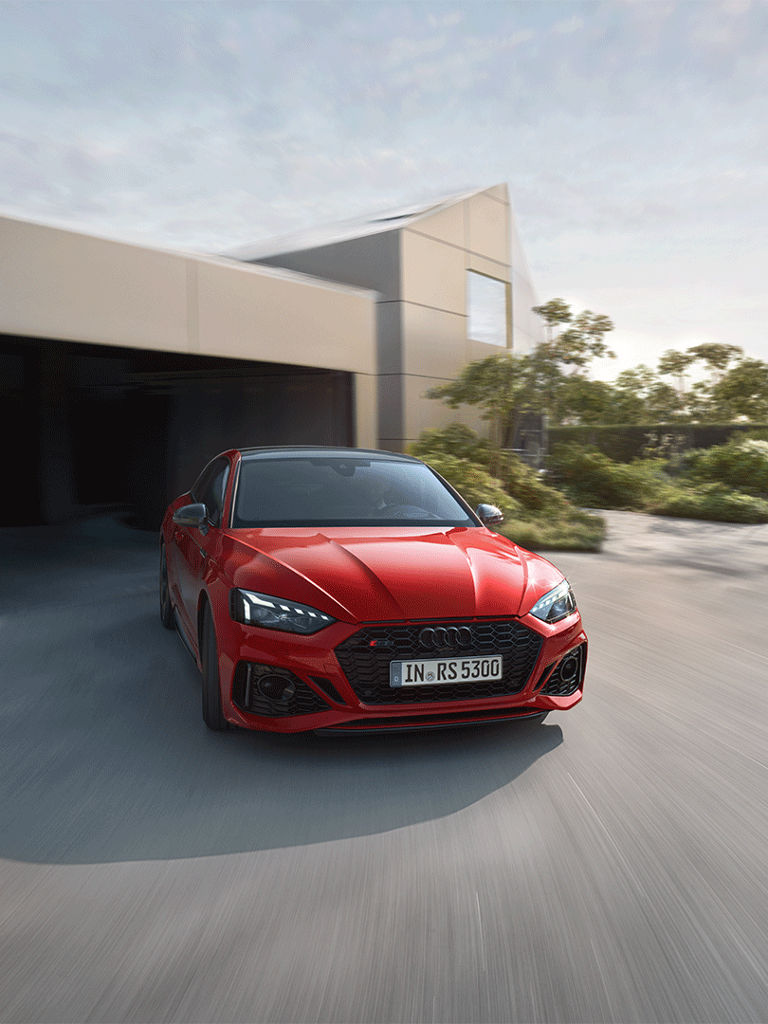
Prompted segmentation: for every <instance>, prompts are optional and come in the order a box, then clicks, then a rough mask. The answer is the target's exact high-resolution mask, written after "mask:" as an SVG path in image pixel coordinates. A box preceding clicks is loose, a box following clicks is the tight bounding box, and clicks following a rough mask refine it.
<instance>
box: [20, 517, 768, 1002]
mask: <svg viewBox="0 0 768 1024" xmlns="http://www.w3.org/2000/svg"><path fill="white" fill-rule="evenodd" d="M608 519H609V523H610V537H609V540H608V543H607V544H606V546H605V551H604V553H603V554H602V555H599V556H597V555H574V554H569V555H557V556H554V558H553V560H554V561H555V562H556V563H557V564H558V565H560V566H561V568H562V569H563V570H564V571H565V572H566V573H567V575H568V576H569V578H570V579H571V582H572V583H573V585H574V588H575V592H576V597H577V599H578V601H579V605H580V607H581V610H582V614H583V617H584V620H585V624H586V628H587V631H588V633H589V637H590V641H591V649H590V660H589V666H588V677H587V691H586V697H585V699H584V701H583V702H582V704H581V705H580V706H579V707H577V708H576V709H574V710H573V711H571V712H569V713H566V714H559V715H558V714H552V715H550V717H549V718H548V720H547V722H546V723H544V724H543V725H539V726H535V725H530V724H528V725H526V724H524V723H517V724H512V725H506V726H486V727H482V728H476V729H475V728H473V729H465V730H449V731H441V732H431V733H425V734H422V735H419V734H409V735H404V736H382V737H341V738H338V739H337V738H333V739H331V738H322V737H316V736H298V737H275V736H266V735H252V734H247V733H232V734H223V735H216V734H213V733H209V732H207V731H206V730H205V728H204V726H203V723H202V721H201V718H200V710H199V703H200V701H199V691H198V685H199V683H198V677H197V673H196V670H195V667H194V664H193V662H192V660H191V659H190V658H189V656H188V655H187V654H186V653H185V651H184V649H183V648H182V646H181V644H180V642H179V640H178V638H177V637H176V636H174V634H172V633H169V632H167V631H165V630H163V629H162V627H161V626H160V623H159V621H158V616H157V611H156V605H157V601H156V590H155V570H156V546H155V545H156V542H155V538H154V537H149V536H147V535H146V534H141V533H137V532H132V531H130V530H128V529H125V528H122V527H117V526H115V525H113V524H110V523H108V522H106V521H96V520H94V521H92V522H90V523H87V524H85V525H81V526H79V527H76V528H69V529H66V530H65V529H61V530H58V529H53V528H46V529H37V528H35V529H23V530H21V529H20V530H3V531H0V545H2V547H1V548H0V550H2V567H3V568H2V575H0V588H1V589H0V687H2V702H1V703H0V815H1V817H0V858H2V859H1V860H0V1019H2V1020H3V1021H19V1022H21V1021H281V1022H282V1021H340V1022H347V1021H349V1022H353V1021H361V1022H362V1021H766V1020H768V705H767V700H768V643H766V641H767V640H768V613H767V612H766V581H767V580H768V527H765V526H720V525H711V524H702V523H692V522H681V521H675V520H670V519H654V518H649V517H644V516H639V515H632V514H630V513H610V514H609V515H608Z"/></svg>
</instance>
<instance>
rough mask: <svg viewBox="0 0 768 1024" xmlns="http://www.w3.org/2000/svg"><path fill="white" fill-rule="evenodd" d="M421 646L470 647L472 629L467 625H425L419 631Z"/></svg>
mask: <svg viewBox="0 0 768 1024" xmlns="http://www.w3.org/2000/svg"><path fill="white" fill-rule="evenodd" d="M419 641H420V643H421V645H422V647H436V648H440V647H471V646H472V630H471V629H470V628H469V626H435V627H434V628H433V627H432V626H427V628H426V629H422V631H421V632H420V633H419Z"/></svg>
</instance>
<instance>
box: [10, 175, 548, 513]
mask: <svg viewBox="0 0 768 1024" xmlns="http://www.w3.org/2000/svg"><path fill="white" fill-rule="evenodd" d="M534 302H535V297H534V294H533V289H532V287H531V284H530V278H529V275H528V271H527V269H526V265H525V259H524V256H523V253H522V249H521V247H520V244H519V241H518V238H517V233H516V230H515V226H514V221H513V218H512V214H511V210H510V207H509V201H508V195H507V189H506V186H503V185H501V186H496V187H494V188H490V189H485V190H481V191H478V192H473V193H470V194H467V195H462V196H457V197H453V198H451V199H448V200H442V201H440V202H437V203H434V204H431V205H429V206H424V207H420V208H419V209H417V210H416V209H411V210H409V211H406V212H402V211H401V212H399V213H395V214H389V215H384V216H379V217H377V218H374V219H373V220H369V221H367V222H365V223H357V224H355V225H352V224H347V225H343V226H342V227H341V228H336V229H332V230H326V231H324V232H322V233H313V234H311V235H309V236H305V237H304V238H303V239H293V240H292V241H287V240H284V241H283V242H282V243H270V244H268V245H266V246H262V247H260V248H257V247H248V249H246V250H240V251H238V252H237V253H232V254H230V255H228V256H205V255H200V254H190V253H183V252H169V251H163V250H159V249H150V248H145V247H142V246H137V245H129V244H126V243H123V242H117V241H111V240H107V239H103V238H96V237H93V236H89V235H84V234H81V233H78V232H73V231H68V230H62V229H60V228H55V227H51V226H47V225H41V224H35V223H29V222H26V221H22V220H18V219H14V218H0V428H2V430H3V436H4V437H5V438H6V439H7V440H12V443H9V444H6V449H5V450H6V465H5V469H6V478H7V479H8V480H10V481H13V484H12V488H11V489H9V490H10V491H12V495H13V500H12V501H8V500H6V501H5V502H4V503H3V505H2V506H0V523H6V524H8V523H34V522H43V523H45V522H58V521H61V520H65V519H68V518H71V517H72V516H75V515H78V514H87V513H89V512H92V511H95V510H114V511H117V510H120V511H122V512H124V513H126V514H130V515H132V516H133V517H134V520H135V521H136V522H137V523H138V524H139V525H142V526H147V527H152V526H155V525H157V523H158V522H159V517H160V514H161V511H162V509H163V508H164V506H165V504H166V502H167V501H168V500H169V499H170V498H171V497H173V496H175V495H176V494H178V493H180V492H181V491H183V490H185V489H186V488H187V487H189V486H190V484H191V482H192V480H193V479H194V476H195V475H196V473H197V471H198V470H199V469H200V468H201V465H202V464H203V463H204V462H205V461H206V460H207V459H208V458H209V457H211V456H212V455H214V454H216V452H218V451H220V450H222V449H224V448H227V447H230V446H232V445H241V444H247V445H260V444H278V443H279V444H305V443H310V442H311V443H320V444H323V443H325V444H349V445H357V446H360V447H377V446H378V447H384V448H391V449H395V450H398V449H402V448H404V447H405V446H406V445H407V444H408V442H409V441H410V440H413V439H415V438H416V437H418V435H419V433H420V432H421V430H423V429H425V428H427V427H433V426H439V425H442V424H444V423H446V422H449V421H451V420H453V419H456V418H458V416H457V414H456V413H454V412H452V411H451V410H449V409H447V407H446V406H444V405H443V404H442V403H440V402H435V401H431V400H429V399H427V398H425V397H424V392H425V391H426V389H427V388H428V387H430V386H431V385H432V384H434V383H439V382H441V381H445V380H451V379H453V378H454V377H455V376H456V374H457V373H458V372H459V370H460V369H461V367H462V366H463V365H464V364H465V363H466V362H468V361H469V360H471V359H477V358H480V357H482V356H484V355H487V354H488V353H490V352H498V351H501V350H504V349H514V350H516V351H525V350H527V348H529V347H530V345H531V344H532V343H533V342H534V341H536V340H537V339H538V337H539V336H540V335H539V332H540V329H541V328H540V326H539V324H538V323H537V322H536V321H537V318H535V317H534V316H533V314H531V313H530V307H531V306H532V305H534ZM461 418H462V419H463V420H465V421H467V420H471V410H470V411H469V414H468V415H463V414H462V417H461Z"/></svg>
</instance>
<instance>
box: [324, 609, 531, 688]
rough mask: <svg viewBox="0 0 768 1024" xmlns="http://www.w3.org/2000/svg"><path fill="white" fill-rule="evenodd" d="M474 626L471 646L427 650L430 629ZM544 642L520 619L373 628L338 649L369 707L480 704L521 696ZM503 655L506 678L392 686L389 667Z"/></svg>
mask: <svg viewBox="0 0 768 1024" xmlns="http://www.w3.org/2000/svg"><path fill="white" fill-rule="evenodd" d="M440 626H446V627H450V626H458V627H469V629H470V630H471V632H472V640H471V643H469V644H468V646H466V647H461V648H458V647H442V648H438V649H435V648H426V647H424V646H423V645H422V644H421V642H420V641H419V634H420V633H421V631H422V630H423V629H424V628H426V627H432V628H437V627H440ZM541 644H542V638H541V637H540V636H539V635H538V633H534V631H533V630H532V629H529V628H528V627H527V626H524V625H522V623H520V622H517V621H515V620H504V621H500V622H488V621H485V622H467V621H466V620H464V621H462V622H419V623H416V624H409V623H396V624H392V625H388V626H368V627H366V628H364V629H361V630H359V632H357V633H354V634H353V635H352V636H351V637H348V638H347V639H346V640H345V641H344V642H343V643H341V644H339V646H338V647H337V648H336V657H337V658H338V659H339V664H340V665H341V668H342V670H343V672H344V674H345V675H346V677H347V679H348V680H349V684H350V686H351V687H352V689H353V690H354V691H355V694H356V696H357V697H358V699H359V700H360V701H361V702H362V703H364V704H422V703H429V702H430V701H441V702H442V701H453V700H479V699H481V698H483V697H504V696H507V695H509V694H515V693H519V692H520V691H521V690H522V689H524V687H525V684H526V683H527V682H528V679H529V678H530V675H531V672H532V671H533V666H534V665H535V664H536V659H537V658H538V656H539V651H540V649H541ZM489 654H500V655H501V656H502V658H503V675H502V678H501V679H491V680H477V681H475V682H471V683H449V684H440V685H437V686H403V687H398V688H393V687H391V686H390V685H389V663H390V662H391V661H408V660H413V659H427V658H450V657H454V658H458V657H461V658H473V657H480V656H483V657H487V656H488V655H489Z"/></svg>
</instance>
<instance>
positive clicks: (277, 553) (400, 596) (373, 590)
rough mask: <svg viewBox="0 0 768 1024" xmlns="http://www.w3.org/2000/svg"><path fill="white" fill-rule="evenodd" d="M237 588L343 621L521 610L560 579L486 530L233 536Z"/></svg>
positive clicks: (324, 531)
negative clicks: (307, 608)
mask: <svg viewBox="0 0 768 1024" xmlns="http://www.w3.org/2000/svg"><path fill="white" fill-rule="evenodd" d="M228 540H229V543H230V544H232V546H233V548H232V550H231V551H230V552H229V554H228V557H227V559H226V561H227V563H228V564H229V566H230V567H232V568H233V572H232V578H233V583H234V585H235V586H237V587H242V588H244V589H249V590H256V591H260V592H261V593H267V594H272V595H274V596H278V597H284V598H287V599H289V600H294V601H299V602H301V603H303V604H309V605H312V606H313V607H316V608H318V609H319V610H321V611H324V612H326V613H327V614H329V615H332V616H333V617H334V618H337V619H341V620H343V621H347V622H381V621H391V620H398V619H432V618H434V619H449V618H463V617H468V616H504V615H521V614H525V613H527V612H528V611H530V609H531V608H532V607H533V605H534V604H535V603H536V601H537V600H538V598H539V597H541V595H542V594H545V593H546V592H547V591H548V590H551V589H552V588H553V587H555V586H557V584H558V583H560V581H561V580H562V579H563V576H562V573H560V572H559V571H558V570H557V569H556V568H555V567H554V566H553V565H552V564H551V563H550V562H548V561H547V560H546V559H544V558H541V557H540V556H538V555H534V554H532V553H531V552H529V551H525V550H523V549H521V548H518V547H517V546H516V545H515V544H513V543H512V542H511V541H508V540H506V539H505V538H503V537H500V536H499V535H498V534H495V533H493V532H492V531H491V530H488V529H485V528H483V527H453V528H441V529H435V528H431V527H410V528H407V527H393V528H388V529H386V530H381V529H378V530H377V529H374V528H371V527H367V528H346V527H327V528H323V529H320V530H318V529H290V530H289V529H253V530H236V531H232V532H230V533H229V535H228Z"/></svg>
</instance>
